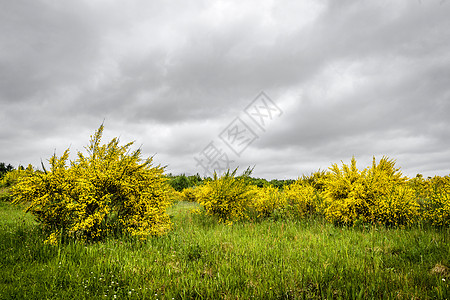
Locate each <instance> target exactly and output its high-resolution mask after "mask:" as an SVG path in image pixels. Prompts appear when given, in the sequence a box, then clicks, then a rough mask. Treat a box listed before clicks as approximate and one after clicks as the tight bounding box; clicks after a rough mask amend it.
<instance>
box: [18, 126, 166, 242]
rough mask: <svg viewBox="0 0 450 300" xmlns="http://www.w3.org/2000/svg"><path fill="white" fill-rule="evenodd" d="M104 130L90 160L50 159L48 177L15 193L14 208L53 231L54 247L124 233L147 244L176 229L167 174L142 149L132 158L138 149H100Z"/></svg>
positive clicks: (37, 177) (33, 178)
mask: <svg viewBox="0 0 450 300" xmlns="http://www.w3.org/2000/svg"><path fill="white" fill-rule="evenodd" d="M103 128H104V127H103V124H102V125H101V126H100V128H99V129H98V130H97V131H96V132H95V134H94V135H93V136H91V141H90V145H89V146H88V147H86V149H87V151H88V153H89V156H85V155H83V153H81V152H78V158H77V159H76V160H74V161H70V163H68V158H69V149H67V150H66V151H65V152H64V154H63V155H62V156H61V157H59V158H58V157H57V156H56V155H53V156H52V157H51V158H50V160H49V162H50V166H51V169H50V170H49V171H45V172H29V173H28V175H27V176H22V177H20V178H19V180H18V183H17V184H16V185H15V186H14V187H13V195H14V199H15V202H20V203H26V204H29V206H28V209H27V210H28V211H30V212H31V213H32V214H33V215H35V216H36V218H37V220H38V221H39V222H40V223H41V224H42V225H44V227H46V228H47V229H48V230H49V231H50V236H49V238H48V240H47V241H48V242H49V243H55V241H57V240H58V239H60V238H61V237H62V236H64V237H65V236H68V237H74V238H78V239H82V240H99V239H101V238H104V237H105V236H107V235H109V234H116V233H124V232H127V233H130V234H131V235H133V236H138V237H141V238H145V237H147V236H152V235H161V234H164V233H166V232H167V231H168V230H170V228H171V222H170V218H169V216H168V215H167V214H166V209H167V207H169V206H170V205H171V201H170V198H171V195H172V190H171V188H170V187H169V185H168V184H167V183H166V180H167V179H166V178H165V177H164V175H163V172H164V168H162V167H160V166H152V158H148V159H145V160H143V159H141V150H140V149H137V150H135V151H133V152H130V147H131V145H132V144H133V143H128V144H126V145H124V146H119V140H118V139H117V138H114V139H112V140H111V141H110V142H109V143H108V144H105V145H100V140H101V136H102V133H103ZM44 170H45V169H44ZM61 234H62V236H61Z"/></svg>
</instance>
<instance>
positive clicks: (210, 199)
mask: <svg viewBox="0 0 450 300" xmlns="http://www.w3.org/2000/svg"><path fill="white" fill-rule="evenodd" d="M236 171H237V169H236V170H234V171H233V172H230V171H229V170H228V171H227V172H225V173H224V174H223V175H222V176H220V177H218V176H217V174H216V173H214V178H213V180H209V181H206V182H205V183H204V184H203V185H202V186H200V187H198V189H199V191H198V203H199V204H200V205H201V206H202V207H203V208H204V209H205V211H206V213H207V214H209V215H214V216H216V217H218V218H219V221H220V222H226V223H229V222H232V221H233V220H239V219H242V218H243V217H245V216H246V209H247V207H248V205H249V203H250V201H251V199H252V197H253V195H254V190H253V189H252V188H250V185H249V184H248V182H247V180H246V175H245V173H244V175H243V176H239V177H235V175H236Z"/></svg>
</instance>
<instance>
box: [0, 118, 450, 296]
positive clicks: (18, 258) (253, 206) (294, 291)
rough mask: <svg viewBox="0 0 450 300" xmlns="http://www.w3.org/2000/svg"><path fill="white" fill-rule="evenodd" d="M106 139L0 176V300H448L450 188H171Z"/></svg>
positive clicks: (359, 184) (351, 167)
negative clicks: (71, 154) (73, 156)
mask: <svg viewBox="0 0 450 300" xmlns="http://www.w3.org/2000/svg"><path fill="white" fill-rule="evenodd" d="M102 132H103V125H101V126H100V128H99V129H98V130H97V131H96V133H95V134H94V135H92V136H91V140H90V143H89V145H88V146H87V147H86V150H87V155H85V154H84V153H82V152H80V151H78V153H77V159H75V160H69V152H70V149H67V150H66V151H64V153H63V154H62V155H61V156H60V157H58V156H56V154H54V155H53V156H52V157H51V158H50V159H49V164H50V169H49V170H47V169H46V167H45V165H44V164H42V169H36V168H34V167H33V166H32V165H29V166H28V167H27V168H26V169H25V168H23V167H22V168H18V169H17V170H14V169H13V170H6V168H7V167H5V170H4V171H5V172H2V174H0V175H2V176H0V179H1V180H0V299H448V298H450V295H449V294H450V287H449V281H450V270H449V266H450V243H449V239H450V176H444V177H440V176H435V177H433V178H431V177H429V178H423V176H422V175H420V174H418V175H417V176H416V177H414V178H408V177H406V176H403V175H402V173H401V171H400V169H399V168H397V167H396V166H395V160H392V159H389V158H388V157H382V158H381V159H380V160H379V161H376V159H375V157H374V158H373V162H372V165H370V166H367V167H365V168H364V169H358V168H357V166H356V159H355V158H354V157H353V158H352V159H351V162H350V164H345V163H342V165H341V166H338V165H337V164H333V165H332V166H331V167H330V168H329V170H327V171H318V172H315V173H313V174H311V175H310V176H302V177H300V178H298V179H297V180H286V181H279V180H272V181H270V182H268V181H266V180H262V179H255V178H252V177H251V172H252V170H251V169H247V170H246V171H244V172H243V173H242V175H238V174H237V169H236V170H234V171H231V170H228V171H226V172H224V173H223V174H216V173H214V176H213V177H212V178H201V177H200V176H199V175H197V176H188V177H187V176H184V175H183V176H172V175H170V174H165V169H164V167H161V166H159V165H158V166H155V165H153V162H152V158H151V157H150V158H146V159H143V158H142V157H141V150H140V148H138V149H137V150H134V151H131V149H130V147H131V145H132V144H133V143H128V144H125V145H123V146H120V145H119V139H118V138H114V139H112V140H111V141H110V142H109V143H107V144H101V137H102ZM2 166H5V164H3V165H2Z"/></svg>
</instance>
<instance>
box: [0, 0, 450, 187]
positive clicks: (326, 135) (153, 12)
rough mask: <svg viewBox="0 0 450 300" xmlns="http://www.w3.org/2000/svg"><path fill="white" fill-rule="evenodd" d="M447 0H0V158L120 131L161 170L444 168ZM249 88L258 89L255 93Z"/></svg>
mask: <svg viewBox="0 0 450 300" xmlns="http://www.w3.org/2000/svg"><path fill="white" fill-rule="evenodd" d="M449 15H450V1H449V0H417V1H414V0H404V1H400V0H399V1H391V0H377V1H375V0H373V1H369V0H365V1H349V0H344V1H334V0H328V1H325V0H323V1H322V0H320V1H317V0H314V1H313V0H311V1H309V0H304V1H294V0H292V1H274V0H272V1H271V0H262V1H261V0H259V1H181V0H180V1H144V0H131V1H107V0H95V1H93V0H86V1H52V0H28V1H25V0H14V1H9V0H0V143H1V144H0V145H1V147H0V161H3V162H6V163H11V164H13V165H14V166H16V167H17V165H18V164H22V165H27V164H29V163H31V164H33V165H34V166H38V165H39V164H40V160H41V159H42V160H43V161H44V162H45V161H46V160H47V159H48V158H49V157H50V156H51V155H52V154H53V152H56V154H58V155H61V154H62V153H63V151H64V150H65V149H66V148H68V147H70V149H71V153H72V155H73V157H74V156H75V153H76V151H78V150H81V151H84V146H85V145H87V144H88V141H89V136H90V135H91V134H93V133H94V132H95V130H96V129H97V128H98V127H99V125H100V124H101V123H102V122H104V124H105V132H104V141H105V142H107V141H109V140H110V139H111V138H113V137H115V136H119V137H120V139H121V141H122V142H123V143H125V142H129V141H135V146H136V147H140V146H141V147H142V150H143V153H144V155H145V156H152V155H155V156H154V160H155V162H156V163H158V164H162V165H167V169H166V170H167V172H171V173H174V174H179V173H187V174H191V173H197V172H198V173H200V174H203V173H204V172H205V171H206V172H207V171H211V170H212V169H214V168H222V167H224V166H225V165H228V166H229V167H231V168H235V167H239V168H240V170H243V169H245V168H246V167H248V166H255V169H254V173H253V175H254V176H256V177H265V178H267V179H272V178H280V179H282V178H296V177H298V176H300V175H302V174H309V173H310V172H313V171H316V170H318V169H322V170H324V169H327V168H328V167H329V166H330V165H331V164H332V163H340V161H341V160H342V161H344V162H349V160H350V159H351V157H352V156H355V157H356V158H357V160H358V163H359V164H358V166H359V167H361V168H363V167H365V166H366V165H368V164H369V163H370V162H371V160H372V157H373V156H375V157H376V158H377V159H379V158H381V157H382V156H383V155H386V156H389V157H391V158H394V159H396V161H397V166H399V167H401V168H402V171H403V173H404V174H406V175H408V176H414V175H415V174H417V173H422V174H424V175H425V176H432V175H446V174H449V173H450V117H449V115H450V18H449ZM262 92H263V93H262Z"/></svg>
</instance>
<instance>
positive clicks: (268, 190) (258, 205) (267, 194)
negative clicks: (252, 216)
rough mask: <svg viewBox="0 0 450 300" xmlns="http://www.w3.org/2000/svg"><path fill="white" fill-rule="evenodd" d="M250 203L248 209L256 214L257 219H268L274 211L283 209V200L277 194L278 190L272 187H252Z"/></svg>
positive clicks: (279, 194) (278, 193) (280, 195)
mask: <svg viewBox="0 0 450 300" xmlns="http://www.w3.org/2000/svg"><path fill="white" fill-rule="evenodd" d="M251 189H252V190H253V193H252V201H251V202H250V204H249V209H250V210H253V211H254V212H255V213H256V216H257V217H269V216H271V215H272V214H273V213H274V212H275V211H276V210H282V209H284V207H285V202H286V201H285V198H284V197H282V194H281V193H280V192H279V190H278V188H276V187H273V186H264V187H261V188H260V187H257V186H252V187H251Z"/></svg>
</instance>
